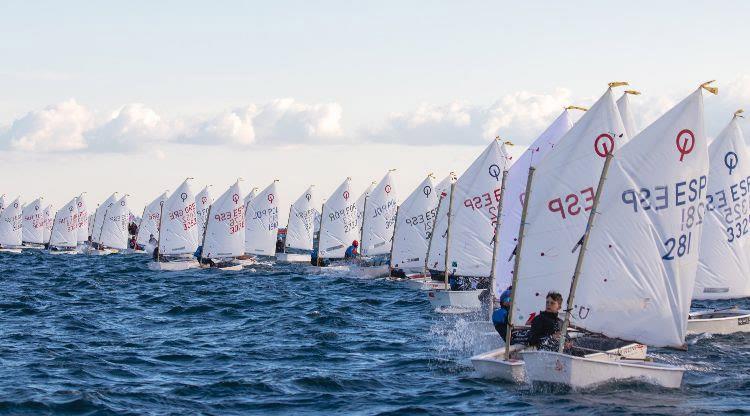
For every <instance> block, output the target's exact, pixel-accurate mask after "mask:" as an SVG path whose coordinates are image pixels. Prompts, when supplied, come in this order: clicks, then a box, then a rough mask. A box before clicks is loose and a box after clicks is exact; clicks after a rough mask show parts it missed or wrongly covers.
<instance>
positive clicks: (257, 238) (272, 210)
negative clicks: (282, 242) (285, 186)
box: [245, 181, 279, 256]
mask: <svg viewBox="0 0 750 416" xmlns="http://www.w3.org/2000/svg"><path fill="white" fill-rule="evenodd" d="M277 182H278V181H273V183H272V184H270V185H268V187H267V188H266V189H264V190H263V192H261V193H259V194H258V195H257V196H256V197H255V198H253V199H252V201H250V202H249V203H248V204H247V208H246V209H247V212H246V213H245V253H248V254H257V255H264V256H273V255H274V254H276V238H277V235H278V228H279V198H278V193H277V192H276V183H277Z"/></svg>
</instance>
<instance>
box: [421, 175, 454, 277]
mask: <svg viewBox="0 0 750 416" xmlns="http://www.w3.org/2000/svg"><path fill="white" fill-rule="evenodd" d="M455 180H456V178H455V176H453V173H451V174H450V175H448V177H446V178H445V179H443V180H442V181H441V182H440V183H439V184H438V185H437V191H438V208H437V218H436V220H435V225H434V229H433V232H432V233H431V234H430V241H428V245H429V251H428V252H427V268H428V269H430V270H437V271H440V272H442V271H445V243H446V242H447V241H448V240H447V237H448V201H450V199H451V189H452V186H451V185H453V183H454V182H455Z"/></svg>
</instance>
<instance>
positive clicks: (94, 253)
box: [86, 248, 118, 256]
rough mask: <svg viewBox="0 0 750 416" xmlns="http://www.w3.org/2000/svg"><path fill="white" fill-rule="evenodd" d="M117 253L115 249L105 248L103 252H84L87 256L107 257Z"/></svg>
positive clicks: (93, 250) (95, 250) (92, 250)
mask: <svg viewBox="0 0 750 416" xmlns="http://www.w3.org/2000/svg"><path fill="white" fill-rule="evenodd" d="M117 252H118V251H117V250H115V249H109V248H105V249H104V250H97V249H91V250H88V251H86V254H88V255H89V256H109V255H110V254H115V253H117Z"/></svg>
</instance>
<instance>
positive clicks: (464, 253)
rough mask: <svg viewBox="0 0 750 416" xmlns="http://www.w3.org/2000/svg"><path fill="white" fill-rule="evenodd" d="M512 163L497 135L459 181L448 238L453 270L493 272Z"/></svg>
mask: <svg viewBox="0 0 750 416" xmlns="http://www.w3.org/2000/svg"><path fill="white" fill-rule="evenodd" d="M510 164H511V157H510V156H509V155H508V152H507V150H506V148H505V144H501V143H500V141H499V140H498V139H495V140H493V141H492V143H490V145H489V146H487V148H486V149H485V150H484V151H483V152H482V154H480V155H479V157H478V158H477V159H476V160H475V161H474V163H472V164H471V166H469V168H468V169H467V170H466V172H464V173H463V175H461V176H460V177H459V178H458V180H457V181H456V185H455V186H454V188H453V207H452V209H451V216H452V218H451V224H450V234H451V236H452V238H450V239H449V241H448V267H449V268H450V272H451V273H454V274H457V275H459V276H475V277H487V276H489V275H490V269H491V268H492V249H493V244H492V241H493V238H494V235H495V227H496V224H497V206H498V203H499V202H500V191H501V189H500V186H501V181H502V176H503V171H505V170H507V169H508V168H510Z"/></svg>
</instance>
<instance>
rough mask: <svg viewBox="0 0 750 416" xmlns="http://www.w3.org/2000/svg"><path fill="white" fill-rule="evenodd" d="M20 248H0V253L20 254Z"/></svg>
mask: <svg viewBox="0 0 750 416" xmlns="http://www.w3.org/2000/svg"><path fill="white" fill-rule="evenodd" d="M21 251H22V250H21V249H20V248H0V253H13V254H21Z"/></svg>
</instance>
